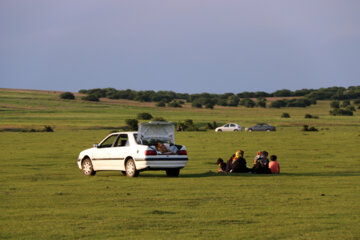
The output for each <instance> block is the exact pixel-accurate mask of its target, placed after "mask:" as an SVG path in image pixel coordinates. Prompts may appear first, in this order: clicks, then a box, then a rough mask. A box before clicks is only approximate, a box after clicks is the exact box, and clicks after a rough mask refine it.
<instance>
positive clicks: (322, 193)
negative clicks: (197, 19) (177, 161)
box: [0, 89, 360, 239]
mask: <svg viewBox="0 0 360 240" xmlns="http://www.w3.org/2000/svg"><path fill="white" fill-rule="evenodd" d="M124 104H126V105H124ZM329 110H330V109H329V102H328V101H319V102H318V104H317V105H314V106H311V107H308V108H304V109H303V108H285V109H259V108H254V109H247V108H225V107H222V108H215V109H214V110H205V109H192V108H190V107H189V106H186V107H184V108H182V109H174V108H165V109H164V108H156V107H154V105H152V104H141V103H139V104H138V103H129V102H126V103H124V102H123V101H105V102H100V103H89V102H83V101H81V100H75V101H65V100H60V99H59V97H58V95H57V94H56V93H53V92H34V91H12V90H5V89H3V90H0V130H3V132H0V145H1V154H0V211H1V214H0V239H85V238H86V239H169V238H172V239H360V225H359V222H360V201H359V199H360V157H359V154H358V153H357V151H358V149H359V146H360V114H359V113H358V112H356V113H355V116H353V117H333V116H329V114H328V112H329ZM139 112H149V113H151V114H152V115H153V116H159V117H164V118H165V119H167V120H170V121H179V120H185V119H189V118H190V119H193V120H194V122H196V123H199V124H205V123H206V122H212V121H216V122H218V123H226V122H237V123H239V124H240V125H242V126H244V127H245V126H251V125H254V124H255V123H257V122H268V123H270V124H272V125H275V126H276V127H277V129H278V131H276V132H253V133H247V132H238V133H215V132H213V131H207V132H181V133H177V134H176V141H177V142H178V143H179V144H184V145H186V146H187V149H188V154H189V159H190V160H189V162H188V165H187V166H186V167H185V168H184V169H183V170H182V171H181V173H180V177H178V178H168V177H166V176H165V173H164V172H142V173H141V174H140V176H139V177H138V178H133V179H131V178H127V177H124V176H122V175H121V173H120V172H99V173H97V175H96V176H94V177H85V176H83V175H82V173H81V171H80V170H79V169H78V168H77V166H76V158H77V155H78V153H79V152H80V151H81V150H83V149H85V148H89V147H91V146H92V144H93V143H97V142H99V141H100V140H101V139H102V138H103V137H104V136H105V135H107V134H108V133H109V132H110V131H112V130H113V129H116V128H118V127H119V126H122V125H124V121H125V119H126V118H134V117H135V116H136V114H137V113H139ZM283 112H288V113H290V115H291V118H289V119H283V118H280V115H281V113H283ZM307 113H309V114H313V115H317V116H319V119H305V118H304V115H305V114H307ZM304 124H308V125H311V126H315V127H317V128H318V129H319V132H302V131H301V128H302V125H304ZM44 125H50V126H52V127H54V129H55V132H53V133H47V132H11V131H14V130H21V129H31V128H35V129H41V128H42V127H43V126H44ZM4 130H5V131H4ZM10 130H11V131H10ZM237 149H243V150H244V151H245V158H246V159H247V163H248V166H250V165H251V162H252V159H253V157H254V155H255V153H256V152H257V151H258V150H267V151H268V152H269V153H270V154H276V155H278V160H279V162H280V165H281V174H280V175H277V176H274V175H255V174H232V175H222V174H220V175H219V174H217V173H216V170H217V166H216V164H215V162H216V159H217V158H218V157H222V158H224V159H227V158H228V157H229V156H230V155H231V154H233V153H234V152H235V151H236V150H237Z"/></svg>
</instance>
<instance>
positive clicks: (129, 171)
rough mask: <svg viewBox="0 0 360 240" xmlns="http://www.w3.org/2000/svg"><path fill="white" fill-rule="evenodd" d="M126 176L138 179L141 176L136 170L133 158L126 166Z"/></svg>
mask: <svg viewBox="0 0 360 240" xmlns="http://www.w3.org/2000/svg"><path fill="white" fill-rule="evenodd" d="M125 170H126V176H128V177H137V176H139V171H138V170H136V165H135V162H134V160H133V159H132V158H130V159H129V160H128V161H127V162H126V165H125Z"/></svg>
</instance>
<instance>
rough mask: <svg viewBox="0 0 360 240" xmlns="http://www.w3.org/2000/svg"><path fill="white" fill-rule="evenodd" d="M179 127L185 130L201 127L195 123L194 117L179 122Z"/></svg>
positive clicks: (194, 129) (195, 129) (196, 129)
mask: <svg viewBox="0 0 360 240" xmlns="http://www.w3.org/2000/svg"><path fill="white" fill-rule="evenodd" d="M178 127H180V128H181V129H182V130H183V131H198V130H199V129H198V128H197V127H196V126H195V125H194V122H193V120H192V119H187V120H185V121H183V122H179V123H178Z"/></svg>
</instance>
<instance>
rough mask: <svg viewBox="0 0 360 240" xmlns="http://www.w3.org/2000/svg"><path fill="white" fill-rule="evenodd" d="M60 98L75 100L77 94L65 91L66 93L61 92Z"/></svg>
mask: <svg viewBox="0 0 360 240" xmlns="http://www.w3.org/2000/svg"><path fill="white" fill-rule="evenodd" d="M60 98H61V99H70V100H74V99H75V96H74V94H72V93H71V92H64V93H62V94H60Z"/></svg>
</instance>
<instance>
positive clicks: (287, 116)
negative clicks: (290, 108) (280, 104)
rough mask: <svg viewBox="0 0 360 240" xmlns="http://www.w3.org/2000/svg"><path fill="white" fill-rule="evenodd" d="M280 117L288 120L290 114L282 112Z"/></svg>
mask: <svg viewBox="0 0 360 240" xmlns="http://www.w3.org/2000/svg"><path fill="white" fill-rule="evenodd" d="M281 117H282V118H290V114H289V113H286V112H284V113H283V114H281Z"/></svg>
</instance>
